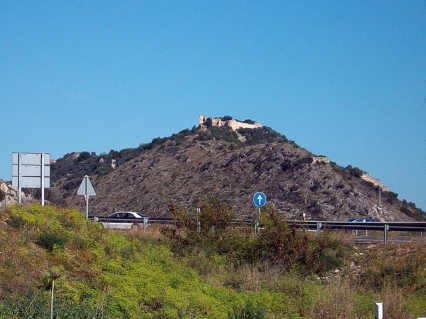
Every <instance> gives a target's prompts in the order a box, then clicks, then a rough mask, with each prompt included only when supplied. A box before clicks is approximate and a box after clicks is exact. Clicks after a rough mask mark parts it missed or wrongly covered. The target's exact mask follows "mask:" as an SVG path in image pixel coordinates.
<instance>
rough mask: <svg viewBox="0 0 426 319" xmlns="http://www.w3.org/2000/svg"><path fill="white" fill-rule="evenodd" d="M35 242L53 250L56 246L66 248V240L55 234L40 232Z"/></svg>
mask: <svg viewBox="0 0 426 319" xmlns="http://www.w3.org/2000/svg"><path fill="white" fill-rule="evenodd" d="M35 243H36V244H37V245H39V246H40V247H42V248H44V249H46V250H48V251H53V249H54V248H55V247H59V248H64V240H63V239H62V238H60V237H58V236H56V235H54V234H40V235H38V236H37V237H36V238H35Z"/></svg>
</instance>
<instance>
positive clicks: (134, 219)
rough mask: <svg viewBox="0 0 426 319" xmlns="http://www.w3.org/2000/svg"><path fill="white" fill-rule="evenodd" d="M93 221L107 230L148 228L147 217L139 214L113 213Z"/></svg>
mask: <svg viewBox="0 0 426 319" xmlns="http://www.w3.org/2000/svg"><path fill="white" fill-rule="evenodd" d="M94 220H95V222H99V223H101V224H102V226H103V228H108V229H134V228H140V227H145V226H149V224H148V216H146V215H144V214H142V213H140V212H124V211H123V212H115V213H112V214H111V215H109V216H108V217H95V219H94Z"/></svg>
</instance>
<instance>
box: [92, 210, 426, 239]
mask: <svg viewBox="0 0 426 319" xmlns="http://www.w3.org/2000/svg"><path fill="white" fill-rule="evenodd" d="M89 219H92V220H95V221H96V222H100V223H102V224H103V225H104V227H105V225H106V224H108V223H117V224H127V225H130V226H127V227H128V228H131V227H132V225H138V224H143V225H144V227H146V226H149V225H167V226H169V227H173V226H175V225H176V223H177V222H178V221H177V220H175V219H172V218H141V219H112V218H107V217H93V216H91V217H89ZM287 222H288V224H289V225H294V226H296V228H298V229H308V230H311V231H317V232H319V231H322V230H345V231H366V232H368V231H373V230H374V231H383V240H384V242H385V243H386V242H387V238H388V232H390V231H393V232H415V233H423V232H426V222H365V223H363V222H339V221H311V220H310V221H302V220H288V221H287ZM231 225H232V226H233V227H254V228H255V227H262V225H260V226H259V225H257V221H255V220H238V219H235V220H232V221H231ZM123 226H124V225H123ZM110 228H122V229H124V227H110Z"/></svg>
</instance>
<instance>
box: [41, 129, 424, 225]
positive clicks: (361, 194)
mask: <svg viewBox="0 0 426 319" xmlns="http://www.w3.org/2000/svg"><path fill="white" fill-rule="evenodd" d="M363 173H364V172H363V171H362V170H361V169H359V168H356V167H351V166H348V167H346V168H343V167H340V166H339V165H337V164H336V163H333V162H332V161H330V160H328V158H326V157H325V156H316V155H314V154H312V153H310V152H309V151H307V150H305V149H303V148H301V147H299V146H298V145H296V144H295V143H294V142H292V141H289V140H287V138H286V137H285V136H284V135H281V134H279V133H277V132H275V131H274V130H272V129H271V128H268V127H260V128H255V129H248V128H247V129H244V128H240V129H238V130H237V131H234V130H232V129H231V128H229V127H214V126H213V127H203V126H200V127H193V128H192V129H191V130H189V129H185V130H183V131H181V132H179V133H177V134H173V135H172V136H170V137H168V138H156V139H154V140H153V141H152V142H151V143H149V144H141V145H140V146H139V147H137V148H134V149H125V150H121V151H114V150H111V151H110V152H109V153H108V154H106V153H105V154H100V155H97V154H95V153H89V152H81V153H70V154H67V155H65V156H64V157H63V158H60V159H58V160H57V161H56V162H55V163H53V164H52V166H51V174H52V184H53V187H52V188H51V189H50V190H49V194H48V195H47V196H46V198H47V199H49V200H51V201H52V202H54V203H58V204H67V205H73V206H77V207H80V208H81V210H84V201H83V198H82V196H77V195H76V191H77V188H78V187H79V185H80V183H81V181H82V180H83V177H84V175H86V174H87V175H89V176H90V180H91V182H92V184H93V186H94V188H95V191H96V194H97V195H96V196H95V197H91V198H90V214H91V215H96V216H105V215H109V214H110V213H111V212H112V211H113V210H114V209H118V210H136V211H141V212H144V213H146V214H147V215H149V216H152V217H165V216H168V212H167V210H166V207H165V196H167V197H169V198H170V199H172V200H174V201H177V202H179V203H181V204H182V205H184V206H186V207H188V208H190V209H195V208H196V207H197V201H198V200H199V198H200V196H201V195H202V194H203V193H204V194H215V195H216V196H217V197H218V198H219V199H220V200H223V201H225V202H226V203H227V204H228V206H230V207H235V208H236V211H237V214H238V216H240V217H247V218H251V217H253V216H254V215H255V214H257V208H256V206H254V204H253V195H254V194H255V193H256V192H257V191H262V192H264V193H265V194H266V196H267V198H268V202H267V204H268V205H272V206H274V207H276V208H277V209H278V210H279V211H280V212H281V213H282V214H283V215H286V216H287V217H288V218H301V216H302V214H303V213H305V214H306V217H307V218H308V219H311V220H346V219H348V218H351V217H354V216H371V217H373V218H376V219H379V220H382V221H408V220H413V219H414V220H424V219H425V218H424V216H425V214H424V213H423V211H421V210H420V209H418V208H416V206H415V204H413V203H407V202H406V201H400V200H399V199H398V198H397V197H398V195H397V194H395V193H393V192H392V191H390V190H387V189H386V188H382V189H381V192H380V197H379V187H378V186H377V185H374V184H373V183H372V182H371V181H366V180H364V179H362V178H361V177H362V176H363Z"/></svg>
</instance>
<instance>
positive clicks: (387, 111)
mask: <svg viewBox="0 0 426 319" xmlns="http://www.w3.org/2000/svg"><path fill="white" fill-rule="evenodd" d="M425 17H426V2H425V1H416V0H412V1H219V0H217V1H105V0H104V1H19V0H17V1H1V2H0V48H1V49H0V107H1V110H2V112H1V127H2V130H1V131H2V134H1V136H2V137H1V140H0V142H1V143H0V178H2V179H4V180H11V175H12V168H11V167H12V152H49V153H51V156H52V158H59V157H62V156H63V155H65V154H66V153H70V152H76V151H94V152H96V153H98V154H99V153H103V152H106V153H107V152H109V151H110V150H111V149H114V150H121V149H123V148H128V147H137V146H139V145H140V144H141V143H148V142H150V141H151V140H152V139H153V138H155V137H165V136H170V135H171V134H173V133H177V132H179V131H180V130H182V129H185V128H191V127H192V126H194V125H197V121H198V116H199V115H200V114H203V115H208V116H224V115H230V116H232V117H233V118H235V119H239V120H245V119H252V120H255V121H258V122H261V123H262V124H264V125H267V126H269V127H271V128H273V129H274V130H276V131H278V132H279V133H281V134H284V135H286V136H287V138H289V139H291V140H293V141H295V142H296V143H297V144H298V145H300V146H301V147H303V148H305V149H307V150H309V151H311V152H313V153H315V154H317V155H326V156H328V157H329V158H330V160H332V161H334V162H336V163H337V164H339V165H341V166H347V165H349V164H350V165H352V166H356V167H359V168H361V169H362V170H364V171H366V172H367V173H369V174H370V175H372V176H373V177H376V178H379V179H381V180H382V182H383V183H384V185H385V186H388V187H390V188H391V190H392V191H394V192H396V193H398V194H399V198H400V199H406V200H407V201H411V202H414V203H416V205H417V206H418V207H420V208H422V209H423V210H426V197H425V193H426V166H425V165H424V162H425V159H426V126H425V120H426V104H424V100H425V98H426V82H425V80H426V41H425V40H426V23H425ZM249 200H251V199H249Z"/></svg>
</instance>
